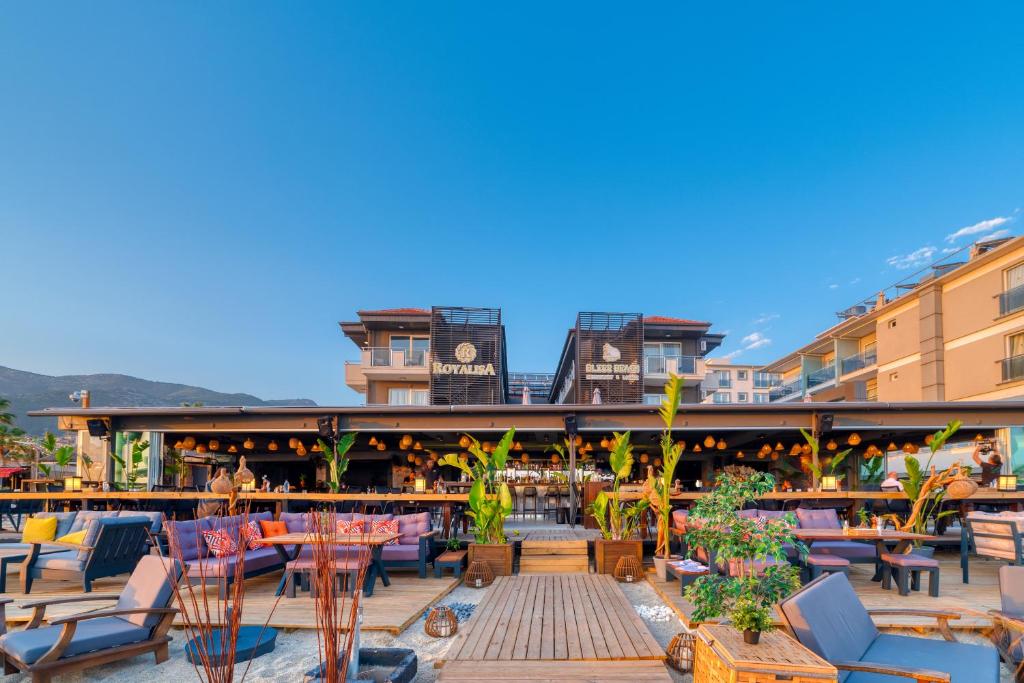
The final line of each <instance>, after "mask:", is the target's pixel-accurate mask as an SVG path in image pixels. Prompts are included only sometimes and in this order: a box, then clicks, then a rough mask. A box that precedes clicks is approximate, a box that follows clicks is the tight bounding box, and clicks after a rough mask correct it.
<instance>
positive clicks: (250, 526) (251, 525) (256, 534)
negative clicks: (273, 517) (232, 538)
mask: <svg viewBox="0 0 1024 683" xmlns="http://www.w3.org/2000/svg"><path fill="white" fill-rule="evenodd" d="M262 538H263V529H262V528H260V523H259V522H258V521H257V520H255V519H250V520H249V522H248V523H247V524H246V525H245V526H244V527H242V539H243V540H244V541H245V547H246V548H248V549H249V550H259V549H260V548H263V547H265V544H263V543H260V540H261V539H262Z"/></svg>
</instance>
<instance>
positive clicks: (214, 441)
mask: <svg viewBox="0 0 1024 683" xmlns="http://www.w3.org/2000/svg"><path fill="white" fill-rule="evenodd" d="M208 447H209V449H210V450H211V451H216V450H218V449H219V448H220V441H217V439H210V443H209V444H208Z"/></svg>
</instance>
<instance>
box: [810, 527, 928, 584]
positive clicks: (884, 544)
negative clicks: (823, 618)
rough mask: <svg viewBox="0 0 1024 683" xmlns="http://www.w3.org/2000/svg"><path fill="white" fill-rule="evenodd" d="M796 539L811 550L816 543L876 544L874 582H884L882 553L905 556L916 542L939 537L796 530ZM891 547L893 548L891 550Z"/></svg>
mask: <svg viewBox="0 0 1024 683" xmlns="http://www.w3.org/2000/svg"><path fill="white" fill-rule="evenodd" d="M793 533H794V534H795V535H796V537H797V538H798V539H799V540H801V541H803V542H804V544H805V545H806V546H807V548H808V549H809V550H810V549H811V548H812V547H813V545H814V542H815V541H865V542H869V543H874V544H875V560H876V562H877V564H876V571H875V575H874V576H873V577H871V580H872V581H881V580H882V569H881V566H882V564H881V562H882V553H894V554H898V555H900V554H903V553H906V552H907V550H908V549H909V548H910V544H911V543H913V542H914V541H934V540H935V539H936V538H937V536H931V535H928V534H915V533H911V532H909V531H897V530H895V529H882V530H881V531H879V530H877V529H857V530H851V531H849V532H846V531H843V530H842V529H794V530H793ZM890 545H892V546H893V547H892V548H891V549H890V547H889V546H890Z"/></svg>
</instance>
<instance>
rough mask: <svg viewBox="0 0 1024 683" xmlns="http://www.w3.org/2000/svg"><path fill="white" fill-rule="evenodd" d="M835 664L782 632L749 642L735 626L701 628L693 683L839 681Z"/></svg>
mask: <svg viewBox="0 0 1024 683" xmlns="http://www.w3.org/2000/svg"><path fill="white" fill-rule="evenodd" d="M838 680H839V672H838V671H837V670H836V668H835V667H834V666H832V665H831V664H829V663H828V662H826V661H825V660H824V659H822V658H821V657H819V656H818V655H816V654H814V653H813V652H811V651H810V650H808V649H807V648H805V647H804V646H803V645H801V644H800V643H798V642H796V641H795V640H793V639H792V638H790V637H789V636H787V635H786V634H785V633H783V632H782V631H778V630H776V631H771V632H770V633H762V634H761V642H760V643H758V644H757V645H748V644H746V643H745V642H743V634H742V633H740V632H739V631H737V630H736V629H734V628H733V627H732V626H724V625H718V624H706V625H703V626H701V627H700V628H699V629H697V646H696V651H695V656H694V662H693V683H770V682H771V681H786V682H787V683H825V682H826V681H838Z"/></svg>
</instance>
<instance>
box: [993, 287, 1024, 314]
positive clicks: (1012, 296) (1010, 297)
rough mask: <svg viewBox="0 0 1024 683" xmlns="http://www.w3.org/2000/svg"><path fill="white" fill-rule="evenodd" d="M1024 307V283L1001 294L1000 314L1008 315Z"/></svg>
mask: <svg viewBox="0 0 1024 683" xmlns="http://www.w3.org/2000/svg"><path fill="white" fill-rule="evenodd" d="M1022 308H1024V285H1020V286H1019V287H1014V288H1013V289H1008V290H1006V291H1005V292H1003V293H1002V294H1000V295H999V315H1006V314H1008V313H1013V312H1014V311H1019V310H1020V309H1022Z"/></svg>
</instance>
